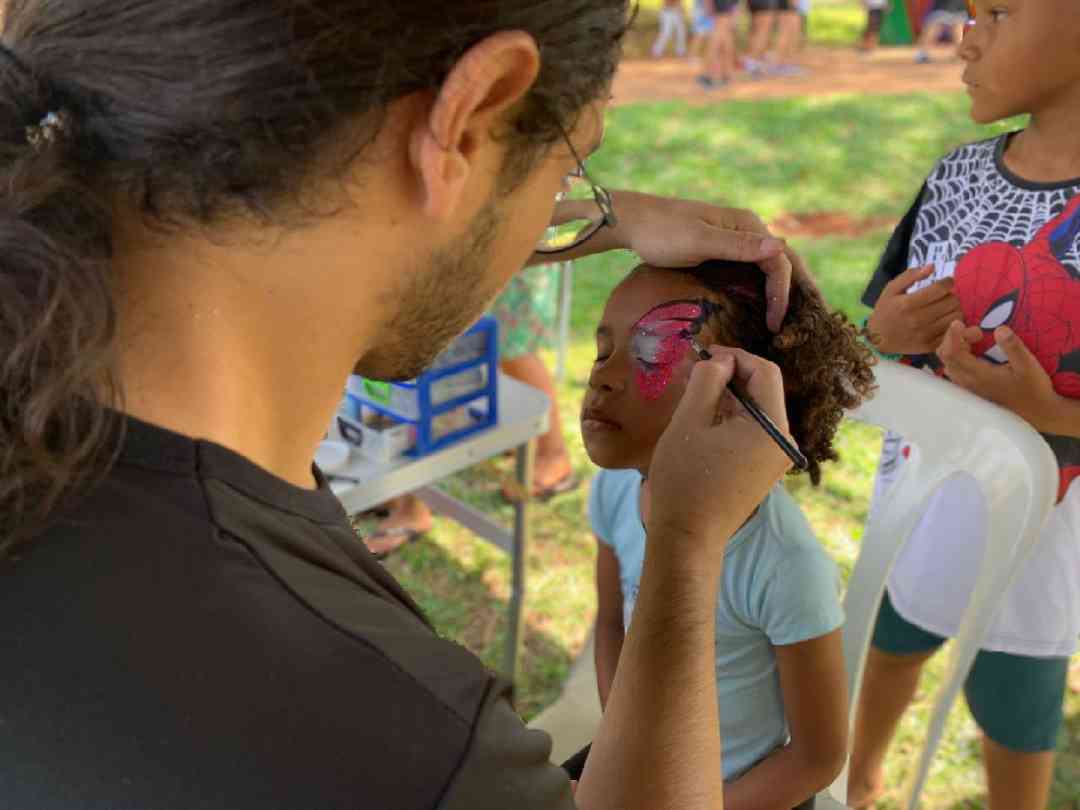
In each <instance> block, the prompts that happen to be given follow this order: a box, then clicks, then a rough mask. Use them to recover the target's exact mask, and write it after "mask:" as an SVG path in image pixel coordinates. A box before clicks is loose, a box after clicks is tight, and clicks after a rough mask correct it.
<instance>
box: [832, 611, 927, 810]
mask: <svg viewBox="0 0 1080 810" xmlns="http://www.w3.org/2000/svg"><path fill="white" fill-rule="evenodd" d="M944 641H945V639H943V638H942V637H941V636H938V635H935V634H933V633H928V632H927V631H925V630H923V629H922V628H919V627H916V626H915V625H913V624H911V623H910V622H908V621H906V620H905V619H904V618H903V617H902V616H900V614H899V613H897V612H896V609H895V608H894V607H893V605H892V600H891V599H890V598H889V594H888V592H886V593H885V595H884V596H883V597H882V601H881V608H880V609H879V610H878V617H877V623H876V625H875V627H874V638H873V644H872V646H871V647H870V652H869V655H868V656H867V659H866V669H865V670H864V672H863V679H862V689H861V691H860V693H859V704H858V708H857V710H856V712H855V731H854V733H853V734H852V740H851V761H850V763H849V770H848V796H847V803H848V806H849V807H852V808H868V807H872V806H873V804H874V802H875V801H876V800H877V799H878V797H879V796H880V795H881V794H882V792H884V789H885V777H884V766H885V755H886V753H887V752H888V750H889V743H890V742H892V738H893V735H894V734H895V733H896V726H897V724H898V723H899V722H900V718H901V717H902V716H903V714H904V711H905V710H906V709H907V707H908V705H910V703H911V701H912V699H913V698H914V697H915V692H916V690H917V689H918V686H919V676H920V674H921V673H922V668H923V665H924V664H925V663H926V662H927V661H928V660H929V659H930V658H931V656H933V654H934V653H935V652H937V650H938V649H939V648H940V647H941V645H942V644H943V643H944Z"/></svg>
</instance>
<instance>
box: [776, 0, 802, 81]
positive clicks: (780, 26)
mask: <svg viewBox="0 0 1080 810" xmlns="http://www.w3.org/2000/svg"><path fill="white" fill-rule="evenodd" d="M781 2H782V6H781V8H780V10H779V11H778V12H777V14H776V32H777V33H776V51H775V59H774V61H775V63H776V70H774V72H775V73H776V74H777V75H782V76H793V75H798V74H800V73H802V72H803V70H802V68H799V67H797V66H795V65H792V64H791V61H792V59H794V58H795V51H796V50H797V49H798V47H799V37H800V36H801V33H802V17H801V16H800V15H799V12H798V11H797V10H796V9H795V8H793V7H792V5H791V3H790V2H789V0H781Z"/></svg>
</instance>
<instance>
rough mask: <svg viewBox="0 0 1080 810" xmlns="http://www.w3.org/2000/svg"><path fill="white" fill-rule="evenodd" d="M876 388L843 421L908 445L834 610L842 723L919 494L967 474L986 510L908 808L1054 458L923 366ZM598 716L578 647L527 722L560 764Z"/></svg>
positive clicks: (825, 808)
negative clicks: (839, 636) (840, 613)
mask: <svg viewBox="0 0 1080 810" xmlns="http://www.w3.org/2000/svg"><path fill="white" fill-rule="evenodd" d="M875 376H876V378H877V383H878V394H877V396H876V397H875V398H874V399H872V400H870V401H868V402H866V403H865V404H864V405H863V406H862V407H861V408H859V409H858V410H857V411H855V412H854V413H852V414H851V417H852V418H853V419H857V420H859V421H861V422H867V423H869V424H873V425H877V426H879V427H883V428H887V429H889V430H892V431H894V432H896V433H899V434H901V435H902V436H904V438H905V440H906V441H907V442H909V443H910V444H911V454H910V456H909V458H908V461H907V463H905V464H904V465H903V468H902V472H901V473H900V475H899V476H898V477H897V479H896V480H895V481H894V482H893V483H892V485H891V489H890V490H889V492H890V499H889V500H888V501H887V502H886V503H885V504H884V505H883V506H882V507H881V508H879V509H876V510H875V512H874V514H873V515H871V518H870V521H869V522H868V523H867V526H866V531H865V532H864V534H863V540H862V546H861V550H860V553H859V559H858V560H857V562H856V564H855V568H854V571H853V572H852V575H851V579H850V581H849V583H848V590H847V595H846V597H845V600H844V608H845V612H846V614H847V622H846V624H845V627H844V659H845V662H844V663H845V666H846V669H847V674H848V690H849V696H850V698H849V700H850V704H849V722H850V724H851V725H852V727H853V724H854V720H855V707H856V706H857V705H858V699H859V688H860V685H861V681H862V673H863V668H864V666H865V663H866V655H867V652H868V650H869V646H870V638H871V635H872V631H873V627H874V622H875V619H876V617H877V610H878V606H879V605H880V603H881V597H882V595H883V594H884V592H885V582H886V580H887V578H888V574H889V571H890V569H891V568H892V566H893V563H894V562H895V560H896V558H897V555H898V553H899V551H900V549H901V547H902V546H903V544H904V543H905V542H906V541H907V538H908V537H909V536H910V535H911V532H912V530H913V529H914V528H915V526H916V524H917V523H918V521H919V519H920V517H921V516H922V513H923V509H924V506H925V504H926V502H927V499H928V498H929V497H930V495H931V494H932V493H933V491H934V490H935V489H937V487H938V486H940V485H941V483H942V482H944V481H945V480H946V479H948V478H949V477H951V476H954V475H957V474H959V473H967V474H969V475H970V476H972V477H973V478H974V479H975V481H976V483H977V484H978V486H979V488H980V489H981V491H982V494H983V496H984V498H985V502H986V507H987V509H988V511H989V514H988V516H987V517H988V520H987V524H988V526H989V536H988V537H987V540H986V545H985V547H984V548H985V551H984V555H983V561H982V565H981V567H980V570H979V573H978V577H977V580H976V583H975V587H974V589H973V591H972V595H971V599H970V601H969V603H968V607H967V610H966V612H965V614H964V618H963V620H962V622H961V624H960V628H959V632H958V633H957V637H956V641H955V644H954V645H953V653H952V659H951V661H950V664H949V668H948V672H947V674H946V677H945V681H944V683H943V685H942V687H941V690H940V692H939V694H938V698H937V701H936V704H935V707H934V714H933V716H932V718H931V721H930V729H929V731H928V733H927V736H926V744H925V746H924V747H923V751H922V755H921V758H920V761H919V766H918V769H917V770H916V773H915V776H914V778H913V780H912V783H911V785H910V788H909V794H908V798H907V802H906V804H905V805H903V806H905V807H906V808H908V810H914V808H915V807H917V804H918V799H919V795H920V794H921V793H922V789H923V786H924V784H925V782H926V776H927V773H928V772H929V767H930V763H931V760H932V759H933V756H934V752H935V751H936V750H937V747H938V744H939V743H940V741H941V736H942V732H943V731H944V727H945V720H946V717H947V715H948V712H949V709H950V707H951V706H952V704H953V701H954V700H955V699H956V696H957V694H958V692H959V691H960V689H961V687H962V686H963V682H964V679H965V678H966V677H967V673H968V671H969V670H970V669H971V665H972V663H973V661H974V659H975V654H976V652H977V651H978V648H979V643H980V641H981V640H982V638H983V637H984V636H985V635H986V631H987V628H988V627H989V625H990V621H991V620H992V619H993V618H994V612H995V608H996V607H997V605H996V604H995V599H994V597H995V596H996V595H997V594H1000V593H1003V592H1004V591H1005V589H1006V588H1007V587H1008V585H1009V583H1010V582H1011V580H1012V578H1013V576H1014V574H1015V573H1016V571H1017V570H1018V568H1019V565H1020V563H1021V562H1022V561H1023V559H1024V558H1025V557H1026V556H1027V555H1028V554H1029V553H1030V551H1031V550H1032V548H1033V547H1034V544H1035V542H1036V541H1037V540H1038V537H1039V533H1040V531H1041V529H1042V526H1043V524H1044V523H1045V521H1046V517H1047V515H1048V514H1049V513H1050V510H1051V508H1052V507H1053V504H1054V496H1055V494H1056V492H1057V483H1058V468H1057V463H1056V461H1055V460H1054V456H1053V453H1052V452H1051V451H1050V448H1049V446H1048V445H1047V444H1046V442H1045V441H1044V440H1043V438H1042V437H1041V436H1040V435H1039V434H1038V433H1037V432H1036V431H1035V430H1034V429H1033V428H1032V427H1031V426H1030V425H1028V424H1027V423H1026V422H1024V421H1023V420H1022V419H1020V418H1019V417H1017V416H1015V415H1014V414H1012V413H1010V412H1009V411H1006V410H1004V409H1002V408H999V407H998V406H996V405H993V404H991V403H989V402H987V401H986V400H983V399H980V398H979V397H976V396H974V395H973V394H969V393H967V392H966V391H964V390H963V389H961V388H960V387H959V386H956V385H953V384H951V383H948V382H945V381H944V380H939V379H937V378H935V377H933V376H932V375H930V374H927V373H926V372H923V371H916V370H915V369H912V368H909V367H906V366H902V365H900V364H898V363H889V362H883V363H881V364H879V365H878V366H877V368H876V369H875ZM599 722H600V707H599V701H598V700H597V698H596V675H595V672H594V670H593V664H592V648H591V645H587V647H586V651H585V653H584V654H583V655H582V656H581V658H579V659H578V661H577V662H576V664H575V666H574V669H573V670H572V673H571V677H570V678H569V679H568V680H567V684H566V686H565V687H564V691H563V694H562V695H561V696H560V697H559V699H558V700H557V701H556V702H555V703H554V704H552V705H551V706H549V707H548V708H547V709H545V710H544V711H543V712H542V713H541V714H539V715H537V717H535V718H534V719H533V721H532V722H531V723H530V724H529V725H530V726H531V727H533V728H541V729H544V730H545V731H547V732H548V733H550V734H551V735H552V737H553V738H554V740H555V750H554V752H553V760H554V761H556V762H560V761H562V760H563V759H565V758H566V757H568V756H570V755H571V754H573V753H574V752H575V751H577V750H578V749H579V748H581V747H582V746H583V745H584V744H585V743H586V742H588V741H589V740H590V739H592V736H593V733H594V731H595V729H596V727H597V726H598V724H599ZM846 798H847V767H846V766H845V768H844V770H843V772H842V773H841V774H840V776H839V777H838V778H837V780H836V781H835V782H834V783H833V785H832V786H831V787H830V788H829V789H828V790H827V791H825V792H824V793H822V794H821V795H819V796H818V803H817V808H818V810H834V809H835V808H844V807H845V806H846V805H845V804H844V802H845V801H846Z"/></svg>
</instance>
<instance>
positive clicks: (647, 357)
mask: <svg viewBox="0 0 1080 810" xmlns="http://www.w3.org/2000/svg"><path fill="white" fill-rule="evenodd" d="M704 317H705V309H704V307H703V306H702V305H701V303H698V302H693V301H672V302H668V303H665V304H660V305H659V306H656V307H653V308H652V309H650V310H649V311H648V312H646V313H645V314H644V315H642V316H641V318H640V319H639V320H638V322H637V323H636V324H634V328H633V333H632V336H631V338H630V351H631V354H632V356H633V357H634V359H635V360H636V361H637V368H636V369H635V371H634V379H635V380H636V382H637V385H638V390H640V391H641V395H642V396H643V397H644V398H645V399H646V400H650V401H652V400H655V399H659V398H660V396H661V395H662V394H663V393H664V390H665V389H666V388H667V387H668V383H670V382H671V378H672V376H674V374H675V366H676V365H677V364H678V363H679V362H681V361H682V359H683V358H684V357H685V356H686V353H687V352H688V351H689V350H690V348H691V346H690V341H691V336H692V335H693V334H695V333H696V332H697V330H698V328H700V325H701V321H702V320H704Z"/></svg>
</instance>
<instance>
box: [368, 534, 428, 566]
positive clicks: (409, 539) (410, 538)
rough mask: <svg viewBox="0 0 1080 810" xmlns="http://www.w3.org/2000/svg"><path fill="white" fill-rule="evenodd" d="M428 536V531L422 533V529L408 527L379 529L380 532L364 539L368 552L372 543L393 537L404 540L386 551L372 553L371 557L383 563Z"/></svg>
mask: <svg viewBox="0 0 1080 810" xmlns="http://www.w3.org/2000/svg"><path fill="white" fill-rule="evenodd" d="M426 535H427V531H421V530H420V529H410V528H409V527H408V526H394V527H392V528H390V529H379V530H378V531H375V532H372V533H371V534H369V535H368V536H367V537H365V538H364V545H365V546H367V548H368V551H371V546H370V545H368V544H369V543H370V542H372V541H377V540H388V539H390V538H393V537H402V538H404V539H403V540H402V541H401V542H400V543H398V544H397V545H396V546H394V547H393V548H390V549H387V550H386V551H371V556H373V557H374V558H375V559H376V560H380V561H381V560H385V559H386V558H387V557H389V556H390V555H391V554H393V553H394V552H396V551H400V550H401V549H403V548H405V546H407V545H409V544H410V543H415V542H416V541H417V540H419V539H420V538H421V537H425V536H426Z"/></svg>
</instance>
